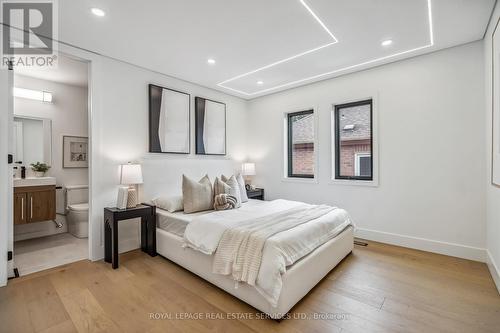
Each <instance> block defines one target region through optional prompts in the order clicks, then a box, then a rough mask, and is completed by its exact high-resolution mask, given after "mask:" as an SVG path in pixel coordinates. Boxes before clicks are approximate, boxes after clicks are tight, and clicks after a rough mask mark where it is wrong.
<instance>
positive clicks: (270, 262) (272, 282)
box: [184, 199, 352, 306]
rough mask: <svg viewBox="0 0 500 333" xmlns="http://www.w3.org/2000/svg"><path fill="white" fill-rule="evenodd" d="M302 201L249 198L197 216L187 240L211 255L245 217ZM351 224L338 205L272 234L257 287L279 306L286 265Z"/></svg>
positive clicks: (282, 208)
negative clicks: (223, 209) (238, 204)
mask: <svg viewBox="0 0 500 333" xmlns="http://www.w3.org/2000/svg"><path fill="white" fill-rule="evenodd" d="M300 205H304V203H302V202H297V201H289V200H282V199H279V200H274V201H260V200H250V201H249V202H247V203H245V204H243V205H242V206H241V208H238V209H232V210H225V211H217V212H213V213H210V214H205V215H201V216H198V217H196V218H195V219H193V221H192V222H191V223H189V224H188V226H187V227H186V231H185V233H184V244H185V246H187V247H190V248H193V249H195V250H198V251H200V252H203V253H205V254H208V255H212V254H214V253H215V251H216V250H217V246H218V244H219V241H220V239H221V237H222V234H223V233H224V231H226V229H228V228H231V227H233V226H237V225H238V223H239V222H242V221H246V220H249V219H253V218H258V217H262V216H266V215H270V214H273V213H277V212H281V211H285V210H288V209H291V208H294V207H297V206H300ZM351 224H352V222H351V219H350V217H349V215H348V214H347V212H346V211H345V210H343V209H340V208H336V209H334V210H332V211H331V212H329V213H327V214H325V215H323V216H321V217H319V218H316V219H314V220H311V221H309V222H306V223H304V224H301V225H299V226H297V227H295V228H292V229H289V230H286V231H283V232H280V233H278V234H276V235H273V236H272V237H270V238H269V239H268V240H267V241H266V243H265V245H264V249H263V253H262V262H261V265H260V269H259V274H258V276H257V281H256V285H255V288H256V289H257V290H258V291H259V293H260V294H262V295H263V296H264V297H265V298H266V300H267V301H268V302H269V303H270V304H271V305H272V306H276V304H277V302H278V299H279V296H280V293H281V288H282V280H281V276H282V274H284V273H285V272H286V267H287V266H290V265H292V264H293V263H295V262H296V261H297V260H299V259H300V258H302V257H304V256H305V255H307V254H309V253H310V252H312V251H313V250H314V249H316V248H317V247H319V246H320V245H322V244H324V243H326V242H327V241H329V240H330V239H332V238H334V237H335V236H337V235H338V234H339V233H341V232H342V231H343V230H344V229H345V228H346V227H348V226H349V225H351Z"/></svg>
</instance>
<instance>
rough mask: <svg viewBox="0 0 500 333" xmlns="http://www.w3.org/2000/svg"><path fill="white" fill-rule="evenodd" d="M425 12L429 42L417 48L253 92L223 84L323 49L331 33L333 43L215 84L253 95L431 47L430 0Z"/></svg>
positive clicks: (432, 33) (432, 31) (432, 43)
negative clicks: (329, 41)
mask: <svg viewBox="0 0 500 333" xmlns="http://www.w3.org/2000/svg"><path fill="white" fill-rule="evenodd" d="M300 2H301V3H302V4H303V5H304V6H305V7H306V8H307V10H308V11H309V12H310V13H311V14H312V15H313V16H314V18H315V19H316V20H317V21H318V22H320V24H321V25H322V26H323V28H325V29H326V30H327V32H328V33H330V31H329V30H328V29H327V28H326V26H325V25H324V24H323V23H322V22H321V20H320V19H319V18H318V17H317V16H316V14H314V12H313V11H312V10H311V8H310V7H309V6H307V4H306V3H305V2H304V1H303V0H300ZM427 12H428V15H429V44H427V45H424V46H420V47H417V48H414V49H410V50H406V51H402V52H398V53H394V54H391V55H388V56H385V57H381V58H376V59H373V60H368V61H365V62H362V63H359V64H356V65H351V66H347V67H343V68H340V69H336V70H333V71H329V72H326V73H321V74H317V75H314V76H310V77H307V78H304V79H300V80H296V81H292V82H288V83H285V84H281V85H278V86H274V87H271V88H267V89H262V90H259V91H256V92H254V93H247V92H244V91H241V90H238V89H234V88H230V87H227V86H225V85H224V84H225V83H227V82H231V81H234V80H236V79H239V78H242V77H245V76H247V75H250V74H253V73H256V72H259V71H261V70H264V69H267V68H269V67H273V66H275V65H278V64H281V63H283V62H285V61H289V60H292V59H295V58H297V57H300V56H303V55H306V54H308V53H312V52H315V51H318V50H321V49H323V48H325V47H327V46H330V45H333V44H335V43H337V42H338V40H337V39H336V38H335V37H334V36H333V35H331V36H332V37H333V38H335V42H333V43H330V44H326V45H323V46H320V47H318V48H316V49H313V50H309V51H306V52H303V53H301V54H298V55H296V56H292V57H290V58H287V59H284V60H280V61H278V62H275V63H273V64H270V65H267V66H264V67H261V68H258V69H256V70H254V71H251V72H248V73H245V74H241V75H238V76H235V77H233V78H231V79H229V80H226V81H223V82H221V83H218V84H217V85H218V86H220V87H222V88H225V89H228V90H232V91H234V92H237V93H239V94H242V95H246V96H253V95H257V94H261V93H264V92H268V91H271V90H275V89H279V88H283V87H286V86H290V85H294V84H298V83H302V82H305V81H310V80H314V79H317V78H320V77H323V76H326V75H331V74H335V73H338V72H342V71H347V70H350V69H353V68H356V67H360V66H365V65H369V64H373V63H376V62H379V61H383V60H386V59H390V58H394V57H398V56H400V55H404V54H408V53H412V52H416V51H419V50H422V49H425V48H428V47H431V46H433V45H434V30H433V29H434V28H433V23H432V4H431V0H427ZM330 34H331V33H330Z"/></svg>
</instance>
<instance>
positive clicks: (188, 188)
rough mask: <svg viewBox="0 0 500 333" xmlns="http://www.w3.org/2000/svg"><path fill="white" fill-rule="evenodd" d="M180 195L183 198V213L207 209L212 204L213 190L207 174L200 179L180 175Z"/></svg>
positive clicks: (211, 206)
mask: <svg viewBox="0 0 500 333" xmlns="http://www.w3.org/2000/svg"><path fill="white" fill-rule="evenodd" d="M182 196H183V198H184V213H188V214H189V213H195V212H201V211H203V210H209V209H212V208H213V205H214V191H213V188H212V183H211V182H210V178H208V175H205V177H203V178H202V179H200V181H198V182H197V181H195V180H193V179H191V178H188V177H186V176H185V175H182Z"/></svg>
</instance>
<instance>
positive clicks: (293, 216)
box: [212, 205, 335, 286]
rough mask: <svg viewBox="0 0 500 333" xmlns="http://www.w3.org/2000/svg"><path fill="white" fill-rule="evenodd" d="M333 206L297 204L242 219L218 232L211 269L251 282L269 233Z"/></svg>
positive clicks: (302, 221)
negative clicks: (268, 213)
mask: <svg viewBox="0 0 500 333" xmlns="http://www.w3.org/2000/svg"><path fill="white" fill-rule="evenodd" d="M334 209H335V208H334V207H330V206H325V205H320V206H311V205H301V206H298V207H295V208H292V209H289V210H286V211H281V212H278V213H274V214H270V215H267V216H262V217H260V218H256V219H252V220H248V221H244V222H242V223H241V224H240V225H238V226H237V227H234V228H229V229H227V230H226V231H224V233H223V234H222V237H221V240H220V242H219V245H218V247H217V251H216V252H215V257H214V261H213V264H212V272H213V273H215V274H222V275H230V274H231V275H232V278H233V279H234V280H235V281H242V282H246V283H248V284H249V285H252V286H255V281H256V279H257V275H258V273H259V268H260V263H261V261H262V251H263V248H264V244H265V242H266V240H267V239H268V238H270V237H271V236H273V235H275V234H277V233H279V232H282V231H285V230H288V229H291V228H294V227H296V226H298V225H300V224H303V223H306V222H309V221H311V220H314V219H316V218H318V217H321V216H323V215H325V214H327V213H329V212H331V211H332V210H334Z"/></svg>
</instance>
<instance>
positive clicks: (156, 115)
mask: <svg viewBox="0 0 500 333" xmlns="http://www.w3.org/2000/svg"><path fill="white" fill-rule="evenodd" d="M190 103H191V96H190V95H189V94H187V93H184V92H181V91H177V90H172V89H168V88H164V87H160V86H157V85H154V84H150V85H149V152H150V153H176V154H189V152H190V114H189V113H190V112H189V111H190Z"/></svg>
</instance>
